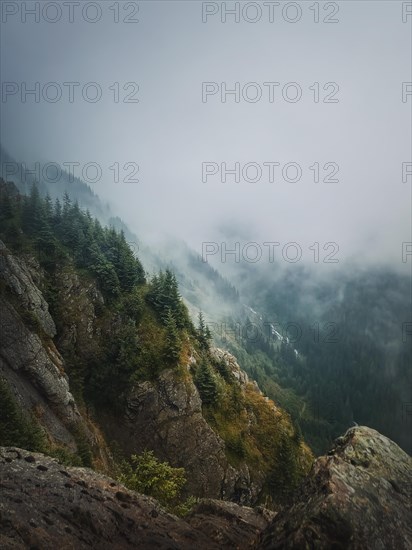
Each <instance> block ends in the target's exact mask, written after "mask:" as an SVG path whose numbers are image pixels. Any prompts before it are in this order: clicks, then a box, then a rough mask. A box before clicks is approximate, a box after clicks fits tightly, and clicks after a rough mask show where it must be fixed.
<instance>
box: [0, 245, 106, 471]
mask: <svg viewBox="0 0 412 550" xmlns="http://www.w3.org/2000/svg"><path fill="white" fill-rule="evenodd" d="M42 276H43V272H42V269H41V268H40V266H39V264H38V262H37V261H36V260H35V259H34V258H32V257H30V256H24V257H23V256H21V257H20V256H19V257H17V256H15V255H13V254H11V253H10V251H9V250H8V249H7V248H6V247H4V245H3V243H2V242H1V241H0V282H1V283H2V286H1V292H0V335H1V339H0V375H1V376H2V378H4V379H5V380H6V381H7V383H8V385H9V388H10V390H11V392H12V394H13V395H14V398H15V399H16V400H17V402H18V404H19V405H20V407H21V409H22V411H23V412H24V413H25V414H27V413H33V412H35V416H36V418H37V421H38V422H39V423H40V425H41V426H42V427H43V428H44V429H45V431H46V433H47V438H48V439H49V441H51V442H52V443H53V444H57V445H58V446H61V445H62V446H64V447H66V448H67V449H68V450H69V451H71V452H75V451H76V448H77V444H76V439H75V437H74V435H73V428H75V427H79V426H81V428H82V431H83V432H84V434H85V436H86V437H87V438H88V439H89V442H90V444H91V445H92V446H93V447H96V445H95V443H94V439H95V438H96V436H97V435H96V433H93V432H94V431H95V430H94V427H92V429H90V428H89V426H88V423H87V421H86V420H85V418H83V416H82V415H81V413H80V411H79V409H78V407H77V405H76V402H75V400H74V398H73V395H72V393H71V391H70V388H69V381H68V377H67V374H66V370H65V363H64V361H63V358H62V356H61V355H60V353H59V351H58V350H57V348H56V346H55V344H54V342H53V340H52V337H53V336H54V335H55V333H56V327H55V323H54V321H53V319H52V317H51V315H50V313H49V307H48V304H47V302H46V300H45V299H44V297H43V294H42V292H41V290H40V289H39V286H40V285H41V282H42ZM101 447H103V445H101ZM97 454H98V455H99V457H100V458H101V461H102V463H104V462H105V460H106V459H105V456H104V451H103V449H99V450H98V452H97Z"/></svg>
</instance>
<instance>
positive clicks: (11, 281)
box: [0, 241, 56, 338]
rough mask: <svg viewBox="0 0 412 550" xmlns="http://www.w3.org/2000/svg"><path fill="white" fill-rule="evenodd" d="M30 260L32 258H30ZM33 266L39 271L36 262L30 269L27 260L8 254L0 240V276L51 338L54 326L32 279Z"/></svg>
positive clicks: (54, 329)
mask: <svg viewBox="0 0 412 550" xmlns="http://www.w3.org/2000/svg"><path fill="white" fill-rule="evenodd" d="M31 261H32V262H33V261H34V259H33V258H31ZM33 267H34V271H35V272H39V271H40V266H39V265H38V264H37V265H35V266H32V268H31V269H30V267H29V266H28V262H26V261H25V260H24V259H22V258H19V257H17V256H14V255H13V254H10V252H9V251H8V250H7V248H6V246H5V244H4V243H3V242H2V241H0V278H1V279H3V281H4V283H5V284H6V286H7V287H9V289H10V291H11V292H12V294H14V295H15V296H16V297H17V299H18V301H19V303H20V305H21V306H22V308H24V309H25V310H26V311H27V312H30V313H31V314H32V315H34V316H35V318H36V319H37V321H38V323H39V325H40V326H41V328H42V329H43V331H44V332H45V333H46V334H47V335H48V336H50V337H51V338H53V336H55V334H56V326H55V324H54V321H53V319H52V317H51V315H50V313H49V306H48V303H47V302H46V300H45V299H44V297H43V294H42V293H41V292H40V290H39V289H38V288H37V286H36V285H35V283H34V281H33V277H32V272H33Z"/></svg>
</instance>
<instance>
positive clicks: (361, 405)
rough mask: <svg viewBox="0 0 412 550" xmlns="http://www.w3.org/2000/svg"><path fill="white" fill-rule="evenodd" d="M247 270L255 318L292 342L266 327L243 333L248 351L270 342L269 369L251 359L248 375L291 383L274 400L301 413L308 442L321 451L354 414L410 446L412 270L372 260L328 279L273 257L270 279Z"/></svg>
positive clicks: (295, 413) (262, 380) (282, 384)
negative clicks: (285, 395) (285, 266)
mask: <svg viewBox="0 0 412 550" xmlns="http://www.w3.org/2000/svg"><path fill="white" fill-rule="evenodd" d="M254 275H255V276H254V277H253V276H252V274H250V276H249V277H248V279H247V280H248V291H247V292H248V295H249V296H250V297H251V298H250V299H251V300H253V303H254V304H255V307H256V308H258V309H259V311H260V312H261V313H262V319H263V321H261V322H263V323H266V326H267V323H269V321H270V322H271V323H274V324H277V325H278V330H280V331H281V332H282V333H283V335H284V336H287V335H288V336H289V337H290V342H289V344H288V345H287V344H285V342H283V343H281V342H280V341H279V339H278V338H277V337H276V335H270V334H268V331H267V329H262V331H261V332H260V337H259V338H258V339H255V340H253V341H251V340H250V339H249V342H245V343H244V346H245V347H246V348H248V349H249V351H250V350H252V349H253V348H254V349H255V350H256V352H257V351H258V350H259V352H261V351H267V349H268V346H269V347H272V348H274V349H276V350H277V357H276V354H275V358H274V362H272V364H271V365H270V364H268V363H267V366H266V367H265V371H266V372H262V370H261V369H260V368H258V370H257V372H256V371H253V367H251V368H252V372H253V374H252V375H253V376H254V378H255V379H257V380H258V381H259V383H260V384H261V386H262V387H263V388H264V390H265V392H266V393H267V394H268V395H271V396H272V397H275V395H276V394H277V393H279V392H278V391H276V388H273V387H271V383H270V380H272V381H274V382H276V383H277V384H278V385H279V386H280V387H281V388H283V391H284V392H285V391H287V390H289V397H290V399H288V401H289V405H286V404H285V403H282V401H281V400H280V401H279V402H281V403H282V404H283V406H286V407H287V408H288V410H290V411H291V412H292V414H293V416H295V418H296V419H298V421H299V423H300V425H301V428H302V432H303V433H304V435H305V437H306V438H307V440H308V441H309V442H310V444H311V445H312V447H313V448H314V450H315V451H316V452H317V453H321V452H324V451H325V449H326V447H327V445H328V441H329V442H330V440H331V438H334V437H336V436H337V435H338V434H339V433H341V432H342V431H343V430H345V429H347V428H348V427H349V426H351V425H353V423H354V422H356V423H358V424H366V425H369V426H372V427H374V428H375V429H377V430H379V431H381V432H382V433H384V434H386V435H387V436H389V437H391V438H392V439H393V440H394V441H396V442H397V443H398V444H399V445H401V446H402V447H403V448H404V449H405V450H406V451H407V452H409V453H411V452H412V441H411V436H410V433H411V428H412V425H411V418H410V415H409V414H408V410H409V408H408V407H410V403H411V402H412V370H411V364H412V346H411V335H410V326H411V321H412V311H411V305H410V304H411V292H412V289H411V283H410V278H409V277H407V276H405V275H401V274H398V273H396V272H394V271H390V270H388V269H379V268H365V269H363V270H355V269H354V270H353V272H352V273H346V274H345V273H344V274H341V275H339V276H338V275H337V274H335V275H333V276H331V277H329V278H328V279H327V280H325V279H319V280H317V279H316V277H314V276H313V275H311V274H310V273H308V272H306V271H305V270H304V269H299V268H296V269H295V270H292V271H290V270H285V271H284V272H283V271H282V269H281V268H280V267H279V273H278V274H277V276H276V277H272V278H271V280H270V278H268V277H267V276H266V275H265V273H262V272H261V273H255V274H254ZM252 321H253V323H256V322H259V320H256V319H252ZM288 327H289V328H288ZM408 327H409V328H408ZM293 348H295V349H296V350H297V351H298V352H299V354H298V355H296V353H294V352H293ZM269 355H271V354H270V353H269ZM265 380H266V383H265ZM274 390H275V391H274ZM296 398H297V399H296ZM302 401H303V402H306V403H307V405H305V406H304V405H303V404H302ZM300 411H303V414H301V413H300Z"/></svg>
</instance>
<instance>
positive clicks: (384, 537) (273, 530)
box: [0, 427, 412, 550]
mask: <svg viewBox="0 0 412 550" xmlns="http://www.w3.org/2000/svg"><path fill="white" fill-rule="evenodd" d="M411 472H412V459H411V457H409V456H408V455H407V454H406V453H405V452H404V451H402V450H401V449H400V448H399V447H398V446H397V445H396V444H395V443H393V442H392V441H390V440H389V439H387V438H386V437H384V436H382V435H381V434H379V433H378V432H376V431H375V430H372V429H369V428H367V427H356V428H352V429H350V430H349V431H348V432H347V433H346V434H345V435H344V436H343V437H341V438H339V439H338V440H337V441H336V442H335V447H334V448H333V449H332V450H331V451H330V453H329V454H328V455H327V456H322V457H320V458H319V459H317V461H316V462H315V464H314V466H313V469H312V471H311V473H310V475H309V476H308V478H307V480H306V481H305V482H304V484H303V485H302V487H301V488H300V490H299V491H298V492H297V494H296V496H295V500H294V502H293V503H291V504H289V505H286V506H285V507H284V508H283V509H281V510H280V511H279V512H278V513H274V512H269V511H267V510H264V509H262V508H257V509H252V508H247V507H242V506H239V505H237V504H234V503H230V502H224V501H217V500H207V499H206V500H201V501H200V502H199V504H198V505H197V506H195V508H194V509H193V510H192V512H191V513H190V514H189V515H188V516H187V517H186V518H185V519H179V518H177V517H175V516H172V515H170V514H168V513H166V512H165V511H164V510H163V509H162V508H161V507H160V506H159V504H158V503H157V502H156V501H155V500H154V499H151V498H149V497H145V496H142V495H139V494H137V493H134V492H133V491H129V490H127V489H125V488H124V487H123V486H121V485H119V484H118V483H117V482H116V481H113V480H112V479H110V478H108V477H106V476H103V475H101V474H98V473H96V472H94V471H92V470H89V469H85V468H68V467H64V466H62V465H61V464H59V463H58V461H57V460H55V459H51V458H49V457H46V456H44V455H41V454H36V453H30V452H28V451H24V450H21V449H17V448H4V447H2V448H0V489H1V492H0V547H1V548H4V549H5V550H9V549H10V550H11V549H16V550H17V549H24V548H31V549H35V548H38V549H42V550H43V549H49V548H50V549H51V548H55V547H58V548H62V549H76V550H77V549H82V548H88V547H90V546H91V545H94V546H95V547H96V548H99V549H106V548H107V549H109V548H111V549H113V548H118V549H123V548H141V549H153V548H156V549H176V550H177V549H183V550H184V549H189V548H190V549H193V548H198V549H199V550H201V549H205V550H206V549H210V550H213V549H218V548H219V549H222V548H229V549H230V548H233V549H234V548H237V549H247V548H261V549H262V550H268V549H276V548H279V549H280V548H325V549H326V548H342V549H343V548H349V549H361V548H362V549H370V550H380V549H382V550H383V549H385V550H386V549H388V548H397V549H399V550H403V549H404V550H406V549H410V548H412V527H411V498H410V496H411V495H410V490H411V483H412V473H411Z"/></svg>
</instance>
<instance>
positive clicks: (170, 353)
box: [165, 309, 182, 365]
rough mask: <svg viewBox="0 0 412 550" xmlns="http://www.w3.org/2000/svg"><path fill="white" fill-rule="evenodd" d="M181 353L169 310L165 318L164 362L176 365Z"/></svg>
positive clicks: (177, 333)
mask: <svg viewBox="0 0 412 550" xmlns="http://www.w3.org/2000/svg"><path fill="white" fill-rule="evenodd" d="M181 351H182V343H181V340H180V337H179V332H178V330H177V326H176V321H175V320H174V317H173V315H172V312H171V311H170V309H169V310H168V312H167V317H166V347H165V357H166V360H167V361H168V362H169V363H171V364H173V365H176V364H177V362H178V361H179V358H180V353H181Z"/></svg>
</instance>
